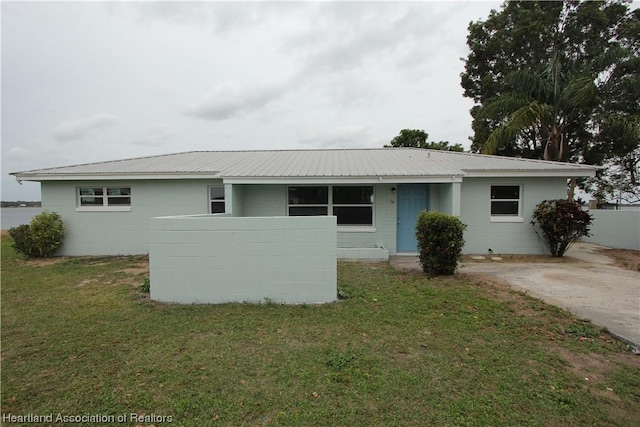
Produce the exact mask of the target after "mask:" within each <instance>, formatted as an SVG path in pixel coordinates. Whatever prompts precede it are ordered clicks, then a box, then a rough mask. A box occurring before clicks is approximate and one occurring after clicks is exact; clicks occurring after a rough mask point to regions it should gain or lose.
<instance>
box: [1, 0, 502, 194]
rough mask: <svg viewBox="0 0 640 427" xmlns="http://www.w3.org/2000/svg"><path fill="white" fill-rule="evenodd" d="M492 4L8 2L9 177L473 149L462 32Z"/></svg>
mask: <svg viewBox="0 0 640 427" xmlns="http://www.w3.org/2000/svg"><path fill="white" fill-rule="evenodd" d="M500 5H501V2H497V1H493V2H486V1H441V2H434V1H414V2H379V1H375V2H364V1H360V2H342V1H335V2H328V1H321V2H6V1H3V2H1V3H0V7H1V11H0V13H1V38H2V40H1V47H2V58H1V61H2V64H1V75H0V79H1V94H0V95H1V101H2V102H1V137H2V141H1V142H2V151H1V156H2V165H1V166H2V167H1V171H0V172H1V174H0V175H1V179H2V193H1V199H2V200H40V184H39V183H31V182H24V183H23V184H22V185H19V184H18V183H17V182H16V180H15V178H14V177H13V176H10V175H9V173H10V172H17V171H25V170H32V169H40V168H44V167H56V166H65V165H72V164H81V163H90V162H100V161H106V160H117V159H125V158H131V157H141V156H151V155H158V154H167V153H177V152H184V151H194V150H271V149H322V148H376V147H382V146H383V145H385V144H387V143H389V141H390V140H391V139H392V138H393V137H394V136H396V135H398V133H399V132H400V130H401V129H422V130H425V131H426V132H427V133H428V134H429V139H430V140H433V141H440V140H445V141H449V142H450V143H452V144H455V143H460V144H462V145H463V146H464V147H465V148H467V149H468V148H469V145H470V142H469V139H468V138H469V137H470V136H471V135H472V130H471V116H470V114H469V110H470V109H471V107H472V105H473V103H472V101H471V100H470V99H468V98H465V97H463V90H462V87H461V86H460V73H462V72H463V71H464V62H463V60H462V59H463V58H465V57H466V56H467V55H468V48H467V46H466V38H467V27H468V25H469V23H470V22H471V21H478V20H486V19H487V18H488V16H489V14H490V12H491V10H492V9H496V10H498V9H499V8H500Z"/></svg>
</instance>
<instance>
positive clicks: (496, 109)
mask: <svg viewBox="0 0 640 427" xmlns="http://www.w3.org/2000/svg"><path fill="white" fill-rule="evenodd" d="M528 104H529V101H527V99H525V98H523V97H521V96H518V95H504V96H501V97H500V98H495V99H493V100H491V101H489V102H487V103H486V104H485V105H484V106H482V107H481V108H480V109H479V110H478V114H477V116H476V117H477V118H478V119H494V118H496V117H507V116H509V115H510V114H513V112H514V111H517V110H519V109H520V108H522V107H523V106H525V105H528Z"/></svg>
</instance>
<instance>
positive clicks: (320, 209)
mask: <svg viewBox="0 0 640 427" xmlns="http://www.w3.org/2000/svg"><path fill="white" fill-rule="evenodd" d="M325 215H327V207H326V206H290V207H289V216H325Z"/></svg>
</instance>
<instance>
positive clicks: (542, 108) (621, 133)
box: [461, 1, 640, 194]
mask: <svg viewBox="0 0 640 427" xmlns="http://www.w3.org/2000/svg"><path fill="white" fill-rule="evenodd" d="M639 22H640V11H639V10H637V9H636V10H635V11H630V10H629V7H628V5H627V4H626V3H622V2H619V1H608V2H578V1H568V2H505V4H504V5H503V6H502V10H501V11H500V12H496V11H492V12H491V14H490V16H489V18H488V19H487V21H484V22H483V21H479V22H475V23H471V24H470V25H469V35H468V37H467V44H468V46H469V48H470V49H471V53H470V54H469V56H468V57H467V59H466V60H465V72H464V73H463V74H462V75H461V83H462V86H463V88H464V90H465V96H467V97H470V98H473V100H474V101H475V103H476V105H474V107H473V108H472V110H471V114H472V116H473V124H472V126H473V130H474V136H473V139H472V146H471V148H472V151H475V152H484V153H488V154H499V155H506V156H520V157H527V158H538V159H547V160H558V161H573V162H576V161H577V162H584V163H589V164H597V165H616V167H617V169H616V171H617V172H616V173H614V174H611V173H610V172H609V171H607V170H606V169H605V170H603V171H601V172H599V174H598V177H597V179H595V180H591V181H584V182H582V183H581V186H582V187H583V188H587V189H591V190H593V191H600V192H606V193H608V194H611V191H612V189H613V188H614V187H615V186H616V181H615V179H614V178H616V177H618V178H619V177H620V176H621V175H622V176H625V177H626V178H634V177H635V178H636V179H637V169H636V171H634V169H633V167H632V166H633V165H632V164H631V163H632V162H630V161H629V157H630V154H631V153H633V152H634V151H636V150H638V144H639V141H640V127H639V125H638V123H639V121H640V102H639V100H640V59H639V56H640V24H639ZM631 157H632V158H633V156H631ZM636 158H637V157H636ZM630 167H631V168H630ZM636 167H637V163H636ZM618 181H620V180H618ZM627 181H629V180H627ZM631 181H633V180H631ZM636 183H637V181H636ZM613 191H615V190H613Z"/></svg>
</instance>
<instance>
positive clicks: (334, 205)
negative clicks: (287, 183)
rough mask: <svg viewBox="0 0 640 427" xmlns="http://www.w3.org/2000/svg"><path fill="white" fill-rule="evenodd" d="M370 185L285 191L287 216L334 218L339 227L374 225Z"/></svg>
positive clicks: (301, 188)
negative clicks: (329, 216)
mask: <svg viewBox="0 0 640 427" xmlns="http://www.w3.org/2000/svg"><path fill="white" fill-rule="evenodd" d="M373 196H374V195H373V186H372V185H331V186H329V185H323V186H300V187H289V188H288V210H287V212H288V215H289V216H323V215H334V216H336V217H337V223H338V226H345V227H349V226H360V227H362V226H364V227H370V226H373Z"/></svg>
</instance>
